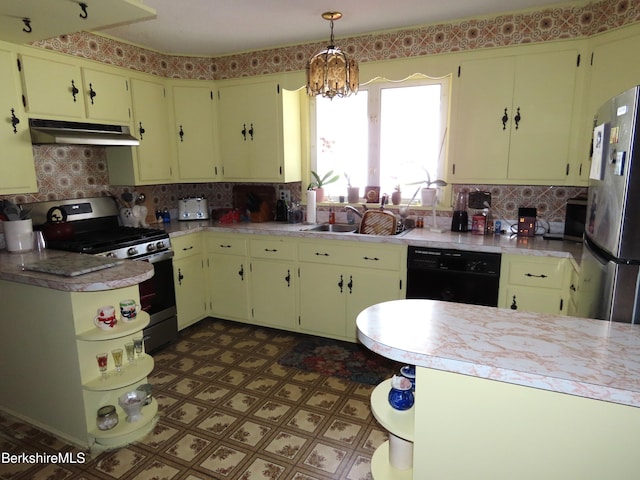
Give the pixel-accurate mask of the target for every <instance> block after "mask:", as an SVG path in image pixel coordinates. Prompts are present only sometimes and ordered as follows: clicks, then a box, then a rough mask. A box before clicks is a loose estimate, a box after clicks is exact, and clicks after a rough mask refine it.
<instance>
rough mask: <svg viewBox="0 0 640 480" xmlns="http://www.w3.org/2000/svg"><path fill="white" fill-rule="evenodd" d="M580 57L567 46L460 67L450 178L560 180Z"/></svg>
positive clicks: (566, 163)
mask: <svg viewBox="0 0 640 480" xmlns="http://www.w3.org/2000/svg"><path fill="white" fill-rule="evenodd" d="M578 54H579V51H578V50H577V49H574V48H569V49H566V50H561V51H550V52H541V53H535V54H526V53H525V54H522V53H521V54H519V55H517V56H516V55H514V56H506V57H499V58H486V59H477V60H469V61H466V62H463V63H462V64H461V66H460V73H459V79H458V84H457V87H454V88H456V89H457V91H458V94H457V101H456V110H455V114H454V119H453V121H452V134H451V156H450V159H449V180H450V181H452V182H455V183H475V182H478V183H493V182H495V183H523V182H525V183H526V184H548V183H549V182H562V183H564V182H565V181H566V180H567V178H568V174H569V164H570V163H571V159H570V156H571V153H572V152H571V151H570V150H571V148H570V147H571V145H572V126H573V118H574V115H575V112H574V104H575V103H576V101H575V99H574V97H575V88H576V87H575V86H576V79H577V76H578V75H577V70H578V68H579V67H578Z"/></svg>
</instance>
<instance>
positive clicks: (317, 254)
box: [314, 252, 329, 257]
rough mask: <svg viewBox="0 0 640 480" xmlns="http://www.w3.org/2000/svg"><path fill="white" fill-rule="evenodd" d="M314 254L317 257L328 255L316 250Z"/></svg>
mask: <svg viewBox="0 0 640 480" xmlns="http://www.w3.org/2000/svg"><path fill="white" fill-rule="evenodd" d="M314 255H316V256H318V257H328V256H329V254H328V253H320V252H316V253H314Z"/></svg>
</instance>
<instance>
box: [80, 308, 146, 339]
mask: <svg viewBox="0 0 640 480" xmlns="http://www.w3.org/2000/svg"><path fill="white" fill-rule="evenodd" d="M150 320H151V319H150V317H149V314H148V313H147V312H140V313H138V316H137V317H136V319H135V320H132V321H130V322H124V321H122V319H120V320H118V323H116V325H115V326H114V327H113V328H110V329H109V330H103V329H101V328H98V327H96V326H95V325H93V322H92V328H90V329H89V330H85V331H84V332H80V333H78V334H77V335H76V338H77V339H78V340H84V341H91V342H92V341H100V340H112V339H114V338H120V337H126V336H127V335H131V334H133V333H137V332H139V331H141V330H142V329H143V328H145V327H146V326H147V325H149V321H150Z"/></svg>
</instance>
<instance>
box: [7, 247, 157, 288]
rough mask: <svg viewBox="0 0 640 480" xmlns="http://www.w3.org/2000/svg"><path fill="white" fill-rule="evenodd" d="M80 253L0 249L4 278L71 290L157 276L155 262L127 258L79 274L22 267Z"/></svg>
mask: <svg viewBox="0 0 640 480" xmlns="http://www.w3.org/2000/svg"><path fill="white" fill-rule="evenodd" d="M78 255H83V254H81V253H71V252H61V251H56V250H45V251H44V252H43V253H40V254H39V253H34V252H26V253H9V252H7V251H6V250H2V251H0V280H9V281H12V282H19V283H26V284H29V285H36V286H39V287H45V288H51V289H54V290H64V291H69V292H95V291H101V290H114V289H116V288H123V287H129V286H131V285H137V284H138V283H141V282H144V281H145V280H147V279H149V278H151V277H153V265H151V264H150V263H149V262H137V261H135V260H124V261H123V262H122V264H120V265H116V266H114V267H109V268H105V269H103V270H98V271H96V272H91V273H86V274H83V275H78V276H75V277H66V276H62V275H54V274H51V273H40V272H33V271H29V270H24V269H23V268H22V267H23V265H25V264H28V263H33V262H37V261H39V260H44V259H52V258H55V259H62V260H64V259H65V258H69V259H71V258H72V257H77V256H78Z"/></svg>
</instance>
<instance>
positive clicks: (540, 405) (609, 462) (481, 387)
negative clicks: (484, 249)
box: [357, 300, 640, 480]
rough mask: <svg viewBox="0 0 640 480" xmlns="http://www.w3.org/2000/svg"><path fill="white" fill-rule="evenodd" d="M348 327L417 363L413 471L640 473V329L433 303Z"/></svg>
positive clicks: (498, 475) (375, 314) (376, 310)
mask: <svg viewBox="0 0 640 480" xmlns="http://www.w3.org/2000/svg"><path fill="white" fill-rule="evenodd" d="M357 325H358V337H359V339H360V340H361V341H362V343H363V344H364V345H366V346H367V347H368V348H370V349H371V350H373V351H375V352H377V353H379V354H380V355H382V356H385V357H387V358H391V359H394V360H398V361H400V362H405V363H408V364H413V365H416V403H415V407H414V409H415V412H414V415H415V444H414V445H415V446H414V451H415V452H416V454H415V455H414V464H413V478H415V479H418V478H456V479H458V480H463V479H478V478H491V479H505V480H506V479H512V478H518V479H539V478H546V479H558V480H560V479H563V480H564V479H568V478H576V479H577V478H579V479H581V480H584V479H594V480H595V479H601V478H616V479H618V480H619V479H631V478H637V472H638V471H639V469H640V460H638V459H637V455H636V452H635V449H634V445H635V444H636V442H637V435H638V433H637V432H638V431H640V408H639V407H640V328H638V326H637V325H628V324H619V323H609V322H604V321H600V320H592V319H583V318H572V317H563V316H552V315H541V314H535V313H523V312H512V311H510V310H507V309H495V308H490V307H482V306H473V305H462V304H455V303H448V302H438V301H433V300H397V301H392V302H385V303H381V304H378V305H374V306H372V307H369V308H367V309H365V310H364V311H363V312H362V313H361V314H360V315H359V316H358V319H357ZM374 478H376V479H377V478H378V477H375V475H374Z"/></svg>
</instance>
